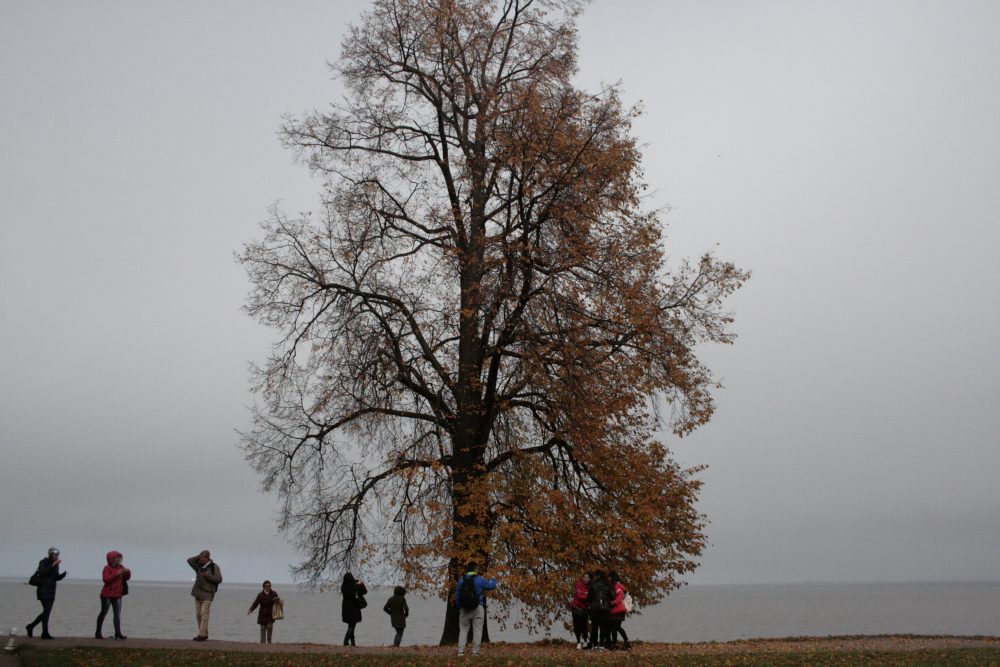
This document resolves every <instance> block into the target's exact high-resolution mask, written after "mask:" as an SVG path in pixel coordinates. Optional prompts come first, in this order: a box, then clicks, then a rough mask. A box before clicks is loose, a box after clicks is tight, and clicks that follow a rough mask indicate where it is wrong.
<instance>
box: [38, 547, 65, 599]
mask: <svg viewBox="0 0 1000 667" xmlns="http://www.w3.org/2000/svg"><path fill="white" fill-rule="evenodd" d="M38 578H39V579H40V580H41V583H40V584H38V588H37V589H36V591H35V596H36V597H37V598H38V599H39V600H55V599H56V582H57V581H62V580H63V579H65V578H66V573H65V572H60V571H59V566H58V565H56V564H55V563H53V562H52V559H51V558H48V557H45V558H43V559H42V560H40V561H38Z"/></svg>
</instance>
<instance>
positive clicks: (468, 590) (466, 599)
mask: <svg viewBox="0 0 1000 667" xmlns="http://www.w3.org/2000/svg"><path fill="white" fill-rule="evenodd" d="M458 606H459V607H461V608H462V609H465V610H466V611H472V610H473V609H475V608H476V607H478V606H479V596H478V595H476V577H475V576H474V575H471V574H467V575H465V577H464V578H463V579H462V592H461V593H460V594H459V596H458Z"/></svg>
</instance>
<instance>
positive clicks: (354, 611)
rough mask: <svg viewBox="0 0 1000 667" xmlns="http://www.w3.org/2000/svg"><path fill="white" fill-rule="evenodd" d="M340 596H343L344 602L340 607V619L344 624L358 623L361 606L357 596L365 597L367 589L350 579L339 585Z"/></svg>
mask: <svg viewBox="0 0 1000 667" xmlns="http://www.w3.org/2000/svg"><path fill="white" fill-rule="evenodd" d="M340 594H341V595H343V596H344V602H343V603H342V605H341V607H340V617H341V618H342V619H343V621H344V623H360V622H361V604H360V602H359V600H358V596H361V595H367V594H368V589H367V588H365V585H364V584H359V583H358V582H357V581H356V580H354V579H350V580H347V581H344V583H342V584H341V585H340Z"/></svg>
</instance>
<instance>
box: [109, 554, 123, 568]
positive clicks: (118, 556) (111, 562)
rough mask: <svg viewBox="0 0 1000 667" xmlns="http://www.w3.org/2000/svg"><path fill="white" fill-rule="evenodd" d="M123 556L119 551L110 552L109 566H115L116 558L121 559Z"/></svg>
mask: <svg viewBox="0 0 1000 667" xmlns="http://www.w3.org/2000/svg"><path fill="white" fill-rule="evenodd" d="M121 557H122V555H121V554H120V553H118V552H117V551H109V552H108V565H113V564H114V561H115V559H116V558H121Z"/></svg>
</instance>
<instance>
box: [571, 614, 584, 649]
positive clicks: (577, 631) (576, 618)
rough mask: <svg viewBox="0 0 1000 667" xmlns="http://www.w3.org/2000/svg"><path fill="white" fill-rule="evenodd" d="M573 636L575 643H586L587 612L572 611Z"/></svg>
mask: <svg viewBox="0 0 1000 667" xmlns="http://www.w3.org/2000/svg"><path fill="white" fill-rule="evenodd" d="M573 634H574V635H576V641H577V643H580V642H585V641H587V612H585V611H576V610H575V609H574V610H573Z"/></svg>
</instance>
